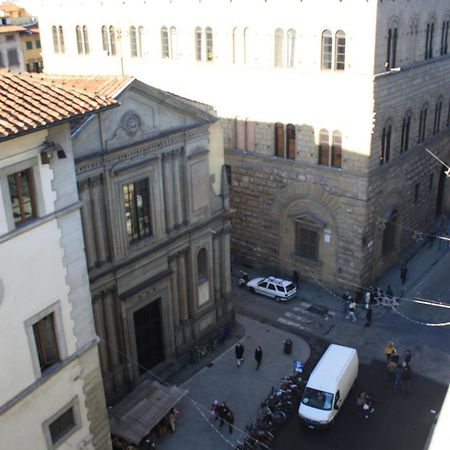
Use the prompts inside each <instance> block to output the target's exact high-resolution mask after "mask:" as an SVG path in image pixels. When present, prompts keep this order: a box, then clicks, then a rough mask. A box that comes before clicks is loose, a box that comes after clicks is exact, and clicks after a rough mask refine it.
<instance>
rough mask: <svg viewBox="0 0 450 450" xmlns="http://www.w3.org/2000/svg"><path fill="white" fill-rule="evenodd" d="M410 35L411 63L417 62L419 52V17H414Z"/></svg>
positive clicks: (410, 26)
mask: <svg viewBox="0 0 450 450" xmlns="http://www.w3.org/2000/svg"><path fill="white" fill-rule="evenodd" d="M409 35H410V50H409V58H410V60H411V62H414V61H415V60H416V58H417V57H416V52H417V37H418V35H419V20H418V19H417V17H414V18H413V19H412V21H411V23H410V25H409Z"/></svg>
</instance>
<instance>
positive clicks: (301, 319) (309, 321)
mask: <svg viewBox="0 0 450 450" xmlns="http://www.w3.org/2000/svg"><path fill="white" fill-rule="evenodd" d="M284 315H285V316H286V317H287V318H288V319H295V320H298V321H299V322H306V323H312V320H309V319H307V318H306V317H303V316H299V315H297V314H294V313H291V312H285V313H284Z"/></svg>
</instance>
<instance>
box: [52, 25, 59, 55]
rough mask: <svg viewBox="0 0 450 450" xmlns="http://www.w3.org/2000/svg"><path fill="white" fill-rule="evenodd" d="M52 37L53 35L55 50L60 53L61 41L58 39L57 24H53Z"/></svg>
mask: <svg viewBox="0 0 450 450" xmlns="http://www.w3.org/2000/svg"><path fill="white" fill-rule="evenodd" d="M52 37H53V51H54V52H55V53H59V41H58V29H57V28H56V26H55V25H53V26H52Z"/></svg>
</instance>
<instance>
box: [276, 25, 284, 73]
mask: <svg viewBox="0 0 450 450" xmlns="http://www.w3.org/2000/svg"><path fill="white" fill-rule="evenodd" d="M283 47H284V31H283V30H282V29H281V28H277V29H276V30H275V67H283V65H284V61H283Z"/></svg>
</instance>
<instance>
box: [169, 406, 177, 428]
mask: <svg viewBox="0 0 450 450" xmlns="http://www.w3.org/2000/svg"><path fill="white" fill-rule="evenodd" d="M179 415H180V411H178V409H175V408H171V409H170V411H169V417H168V419H169V426H170V429H171V430H172V433H175V428H176V422H177V419H178V416H179Z"/></svg>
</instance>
